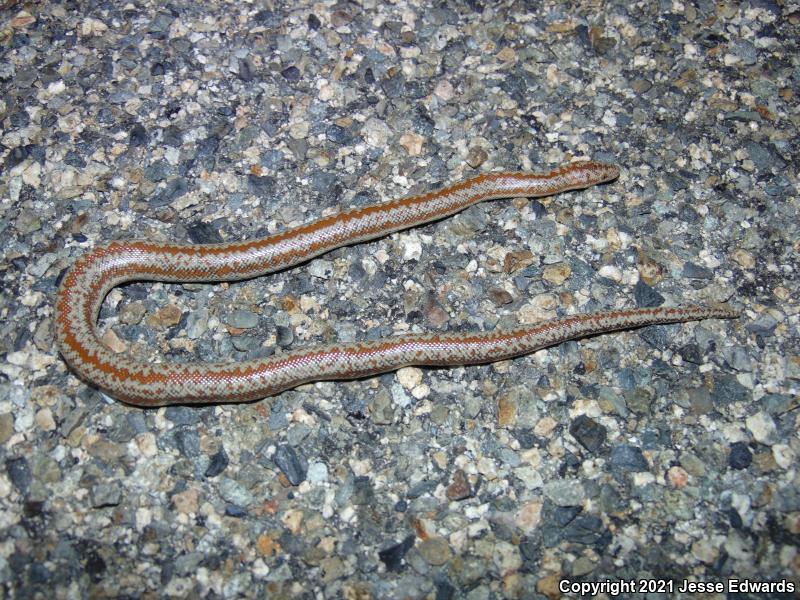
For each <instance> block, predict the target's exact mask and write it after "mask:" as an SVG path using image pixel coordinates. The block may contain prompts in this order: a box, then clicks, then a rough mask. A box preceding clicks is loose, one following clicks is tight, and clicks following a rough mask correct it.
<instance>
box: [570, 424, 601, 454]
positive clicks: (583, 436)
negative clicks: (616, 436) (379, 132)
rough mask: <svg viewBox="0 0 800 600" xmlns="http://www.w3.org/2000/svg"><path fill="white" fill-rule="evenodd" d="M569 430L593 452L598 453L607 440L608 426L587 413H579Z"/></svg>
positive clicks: (580, 442) (581, 443) (582, 444)
mask: <svg viewBox="0 0 800 600" xmlns="http://www.w3.org/2000/svg"><path fill="white" fill-rule="evenodd" d="M569 432H570V434H572V437H574V438H575V439H576V440H578V443H579V444H580V445H581V446H583V447H584V448H586V450H588V451H589V452H591V453H592V454H595V453H597V451H598V450H600V448H601V447H602V446H603V443H604V442H605V441H606V428H605V427H604V426H603V425H601V424H600V423H598V422H597V421H595V420H594V419H591V418H589V417H587V416H586V415H578V416H577V417H576V418H575V419H574V420H573V421H572V423H570V426H569Z"/></svg>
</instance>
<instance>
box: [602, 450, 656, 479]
mask: <svg viewBox="0 0 800 600" xmlns="http://www.w3.org/2000/svg"><path fill="white" fill-rule="evenodd" d="M609 462H610V465H611V470H612V471H613V472H615V473H620V474H625V473H637V472H640V471H647V470H648V465H647V460H646V459H645V457H644V455H643V454H642V451H641V449H640V448H637V447H636V446H631V445H629V444H620V445H619V446H614V448H613V449H612V450H611V456H610V458H609Z"/></svg>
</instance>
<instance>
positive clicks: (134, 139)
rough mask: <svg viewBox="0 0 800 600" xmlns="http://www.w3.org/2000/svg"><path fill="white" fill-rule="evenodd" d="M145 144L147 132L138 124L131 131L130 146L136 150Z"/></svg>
mask: <svg viewBox="0 0 800 600" xmlns="http://www.w3.org/2000/svg"><path fill="white" fill-rule="evenodd" d="M145 144H147V130H146V129H145V128H144V126H143V125H142V124H141V123H136V125H134V126H133V128H132V129H131V133H130V136H128V145H129V146H131V148H136V147H138V146H144V145H145Z"/></svg>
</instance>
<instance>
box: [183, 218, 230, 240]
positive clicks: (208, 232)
mask: <svg viewBox="0 0 800 600" xmlns="http://www.w3.org/2000/svg"><path fill="white" fill-rule="evenodd" d="M186 234H187V235H188V236H189V239H190V240H191V242H192V243H193V244H220V243H222V242H223V241H224V240H223V239H222V236H221V235H220V234H219V230H218V229H217V228H216V227H215V226H214V225H212V224H211V223H204V222H203V221H196V222H194V223H192V224H191V225H188V226H187V227H186Z"/></svg>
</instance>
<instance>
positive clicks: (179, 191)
mask: <svg viewBox="0 0 800 600" xmlns="http://www.w3.org/2000/svg"><path fill="white" fill-rule="evenodd" d="M187 191H189V184H188V183H186V179H184V178H183V177H176V178H175V179H173V180H171V181H169V182H168V183H167V185H166V187H165V188H164V189H163V190H161V191H160V192H159V193H157V194H155V195H153V196H152V198H151V199H150V202H149V204H150V206H151V207H152V208H161V207H162V206H167V205H169V204H171V203H172V201H173V200H176V199H177V198H180V197H181V196H183V195H184V194H185V193H186V192H187Z"/></svg>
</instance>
